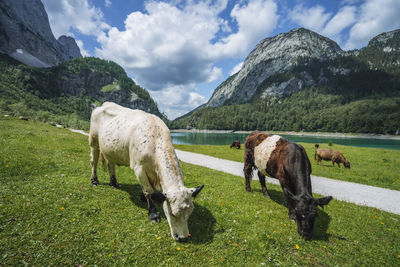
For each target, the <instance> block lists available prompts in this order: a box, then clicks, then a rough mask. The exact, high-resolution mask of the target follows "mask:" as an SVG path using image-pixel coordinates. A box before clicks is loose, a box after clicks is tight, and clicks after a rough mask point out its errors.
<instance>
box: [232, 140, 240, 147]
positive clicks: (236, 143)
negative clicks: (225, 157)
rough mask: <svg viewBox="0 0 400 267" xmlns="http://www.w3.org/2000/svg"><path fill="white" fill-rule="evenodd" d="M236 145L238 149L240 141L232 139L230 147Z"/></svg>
mask: <svg viewBox="0 0 400 267" xmlns="http://www.w3.org/2000/svg"><path fill="white" fill-rule="evenodd" d="M232 147H236V148H237V149H240V141H237V140H236V141H233V142H232V144H231V148H232Z"/></svg>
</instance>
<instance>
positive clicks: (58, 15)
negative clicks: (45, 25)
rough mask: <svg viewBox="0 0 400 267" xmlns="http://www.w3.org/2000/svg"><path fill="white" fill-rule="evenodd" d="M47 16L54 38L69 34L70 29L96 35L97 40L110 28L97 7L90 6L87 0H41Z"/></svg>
mask: <svg viewBox="0 0 400 267" xmlns="http://www.w3.org/2000/svg"><path fill="white" fill-rule="evenodd" d="M42 2H43V4H44V6H45V9H46V12H47V14H48V16H49V21H50V25H51V29H52V31H53V34H54V36H55V37H56V39H57V38H58V37H59V36H61V35H70V36H73V34H72V33H71V29H75V30H77V31H79V32H80V33H82V34H85V35H91V36H96V37H97V40H100V39H102V38H104V37H105V33H104V31H105V30H108V29H110V25H108V24H107V23H106V22H105V21H104V17H103V13H102V12H101V10H100V9H99V8H96V7H94V6H91V5H90V4H89V3H88V1H87V0H83V1H69V0H59V1H54V0H42Z"/></svg>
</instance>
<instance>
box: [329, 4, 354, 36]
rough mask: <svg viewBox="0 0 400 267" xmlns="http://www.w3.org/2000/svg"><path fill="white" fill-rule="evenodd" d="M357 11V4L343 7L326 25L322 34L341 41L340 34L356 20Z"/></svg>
mask: <svg viewBox="0 0 400 267" xmlns="http://www.w3.org/2000/svg"><path fill="white" fill-rule="evenodd" d="M356 12H357V8H356V7H355V6H345V7H343V8H341V9H340V10H339V11H338V13H337V14H335V15H334V16H333V18H332V19H331V20H329V22H328V23H327V24H326V25H325V27H324V29H323V30H322V34H323V35H325V36H329V37H330V38H332V39H334V40H335V41H338V42H340V35H341V34H342V32H343V30H344V29H346V28H347V27H349V26H351V25H353V24H354V23H355V22H356Z"/></svg>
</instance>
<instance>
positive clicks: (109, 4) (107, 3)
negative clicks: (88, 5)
mask: <svg viewBox="0 0 400 267" xmlns="http://www.w3.org/2000/svg"><path fill="white" fill-rule="evenodd" d="M111 4H112V3H111V0H105V1H104V5H105V6H106V7H110V6H111Z"/></svg>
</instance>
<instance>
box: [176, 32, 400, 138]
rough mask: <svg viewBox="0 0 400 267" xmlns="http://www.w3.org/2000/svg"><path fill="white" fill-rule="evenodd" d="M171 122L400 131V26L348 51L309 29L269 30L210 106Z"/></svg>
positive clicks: (192, 125) (217, 126) (202, 126)
mask: <svg viewBox="0 0 400 267" xmlns="http://www.w3.org/2000/svg"><path fill="white" fill-rule="evenodd" d="M271 49H272V50H271ZM274 49H275V50H274ZM277 50H279V51H280V52H279V53H277V52H276V51H277ZM172 127H173V128H197V129H232V130H255V129H257V130H291V131H292V130H293V131H329V132H364V133H386V134H395V133H396V132H398V131H399V130H400V30H397V31H392V32H389V33H383V34H380V35H378V36H376V37H375V38H373V39H372V40H371V41H370V43H369V44H368V46H367V47H365V48H363V49H361V50H353V51H348V52H344V51H342V50H341V49H340V47H339V46H338V45H336V43H334V42H333V41H332V40H329V39H328V38H326V37H323V36H320V35H318V34H316V33H313V32H311V31H309V30H306V29H295V30H293V31H290V32H289V33H286V34H280V35H277V36H275V37H272V38H267V39H265V40H263V41H262V42H260V44H258V45H257V46H256V48H255V49H254V50H253V51H252V52H251V53H250V55H249V56H248V57H247V59H246V61H245V62H244V64H243V67H242V69H241V70H240V71H239V72H238V73H236V74H234V75H233V76H231V77H230V78H228V79H227V80H226V81H225V82H223V83H222V84H221V85H220V86H219V87H218V88H217V89H216V91H215V92H214V94H213V96H212V97H211V99H210V100H209V102H208V103H207V105H206V106H205V107H202V108H199V109H197V110H195V111H194V112H191V113H189V114H188V115H185V116H182V117H180V118H177V119H176V120H175V121H173V122H172Z"/></svg>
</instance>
